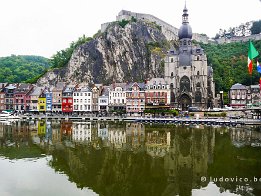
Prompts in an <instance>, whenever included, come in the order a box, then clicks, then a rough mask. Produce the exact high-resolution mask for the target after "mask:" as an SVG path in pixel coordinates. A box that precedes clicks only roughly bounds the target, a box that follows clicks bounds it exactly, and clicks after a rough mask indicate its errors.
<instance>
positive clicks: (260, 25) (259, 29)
mask: <svg viewBox="0 0 261 196" xmlns="http://www.w3.org/2000/svg"><path fill="white" fill-rule="evenodd" d="M250 31H251V34H252V35H254V34H259V33H261V20H259V21H254V22H253V25H252V27H251V28H250Z"/></svg>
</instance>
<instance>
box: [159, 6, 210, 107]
mask: <svg viewBox="0 0 261 196" xmlns="http://www.w3.org/2000/svg"><path fill="white" fill-rule="evenodd" d="M178 36H179V48H178V49H174V48H172V49H170V51H169V52H168V54H167V56H166V58H165V73H164V75H165V80H166V82H167V83H168V84H169V85H170V89H171V105H173V106H174V107H177V108H181V109H182V110H187V109H188V107H190V106H192V107H198V108H200V109H206V108H209V107H210V108H211V107H213V102H214V93H215V86H214V81H213V69H212V67H210V66H208V65H207V56H206V54H205V53H204V50H203V49H202V48H201V47H200V46H199V45H197V46H195V45H193V44H192V28H191V27H190V25H189V21H188V9H187V8H186V6H185V8H184V10H183V15H182V25H181V27H180V29H179V32H178Z"/></svg>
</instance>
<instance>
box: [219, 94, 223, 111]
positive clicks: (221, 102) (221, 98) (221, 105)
mask: <svg viewBox="0 0 261 196" xmlns="http://www.w3.org/2000/svg"><path fill="white" fill-rule="evenodd" d="M219 93H220V107H221V108H223V91H220V92H219Z"/></svg>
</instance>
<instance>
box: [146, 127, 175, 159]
mask: <svg viewBox="0 0 261 196" xmlns="http://www.w3.org/2000/svg"><path fill="white" fill-rule="evenodd" d="M145 146H146V151H147V153H148V154H149V155H150V156H152V157H164V156H165V155H166V154H167V152H168V151H169V146H170V132H165V131H152V132H147V133H146V143H145Z"/></svg>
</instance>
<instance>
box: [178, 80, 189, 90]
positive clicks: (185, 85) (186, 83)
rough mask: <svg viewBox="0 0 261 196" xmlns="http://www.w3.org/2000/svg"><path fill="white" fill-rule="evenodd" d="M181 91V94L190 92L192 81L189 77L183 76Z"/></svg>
mask: <svg viewBox="0 0 261 196" xmlns="http://www.w3.org/2000/svg"><path fill="white" fill-rule="evenodd" d="M180 90H181V92H187V91H190V80H189V78H188V77H187V76H183V77H182V78H181V79H180Z"/></svg>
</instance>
